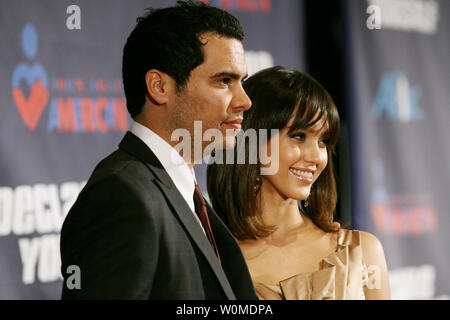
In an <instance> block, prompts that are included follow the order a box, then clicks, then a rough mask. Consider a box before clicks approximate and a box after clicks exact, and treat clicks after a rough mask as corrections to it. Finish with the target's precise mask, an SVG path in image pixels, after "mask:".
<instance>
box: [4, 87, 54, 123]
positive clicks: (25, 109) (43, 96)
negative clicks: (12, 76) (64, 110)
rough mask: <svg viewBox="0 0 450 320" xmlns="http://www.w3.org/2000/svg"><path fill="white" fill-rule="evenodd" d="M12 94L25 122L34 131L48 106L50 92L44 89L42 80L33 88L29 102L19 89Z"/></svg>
mask: <svg viewBox="0 0 450 320" xmlns="http://www.w3.org/2000/svg"><path fill="white" fill-rule="evenodd" d="M12 94H13V97H14V101H15V102H16V106H17V109H19V113H20V115H21V116H22V119H23V121H24V122H25V124H26V125H27V127H28V128H29V129H30V130H31V131H33V130H34V129H35V128H36V125H37V123H38V122H39V119H40V118H41V114H42V111H44V109H45V107H46V106H47V102H48V97H49V92H48V90H47V89H46V88H45V87H44V84H43V83H42V80H41V79H39V80H38V81H36V82H35V83H34V84H33V86H32V87H31V91H30V96H29V97H28V100H27V99H25V97H24V95H23V92H22V90H21V89H19V88H14V89H13V92H12Z"/></svg>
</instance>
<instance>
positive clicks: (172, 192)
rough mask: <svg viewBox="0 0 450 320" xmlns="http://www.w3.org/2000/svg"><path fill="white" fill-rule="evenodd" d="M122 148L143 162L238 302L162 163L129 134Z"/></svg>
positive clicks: (228, 295) (226, 289) (229, 294)
mask: <svg viewBox="0 0 450 320" xmlns="http://www.w3.org/2000/svg"><path fill="white" fill-rule="evenodd" d="M119 147H120V148H121V149H123V150H125V151H126V152H128V153H130V154H132V155H134V156H135V157H138V158H139V159H141V160H142V161H143V162H144V163H145V164H146V166H147V167H148V168H149V169H150V170H151V171H152V172H153V174H154V175H155V177H156V178H157V179H155V181H156V183H157V184H158V186H159V187H160V189H161V191H162V192H163V193H164V195H165V197H166V198H167V201H168V203H169V204H170V205H171V206H172V208H173V212H174V213H175V215H176V216H177V217H178V219H179V220H180V221H181V223H182V224H183V226H184V228H185V230H186V232H187V233H188V234H189V236H190V237H191V238H192V239H193V241H194V242H195V244H196V245H197V247H198V248H199V249H200V251H201V252H202V254H203V255H204V256H205V258H206V260H207V261H208V263H209V264H210V266H211V269H212V270H213V271H214V274H215V275H216V277H217V279H218V280H219V283H220V284H221V286H222V288H223V290H224V292H225V294H226V296H227V297H228V299H236V297H235V295H234V293H233V290H232V289H231V286H230V283H229V282H228V280H227V277H226V275H225V273H224V271H223V269H222V267H221V265H220V264H219V260H218V259H217V256H216V254H215V253H214V250H213V248H212V247H211V244H210V243H209V241H208V239H207V238H206V236H205V234H204V232H203V230H202V228H201V226H200V224H199V223H198V221H197V220H196V219H195V217H194V215H193V213H192V211H191V209H190V208H189V205H188V204H187V203H186V201H185V200H184V198H183V196H182V195H181V193H180V192H179V191H178V189H177V188H176V187H175V185H174V184H173V181H172V179H171V178H170V176H169V175H168V173H167V172H166V171H165V170H164V167H163V166H162V164H161V162H160V161H159V160H158V158H157V157H156V156H155V154H154V153H153V152H152V151H151V150H150V149H149V148H148V147H147V145H146V144H145V143H144V142H143V141H141V140H140V139H139V138H138V137H136V136H135V135H134V134H132V133H130V132H127V134H126V135H125V137H124V138H123V139H122V141H121V143H120V145H119Z"/></svg>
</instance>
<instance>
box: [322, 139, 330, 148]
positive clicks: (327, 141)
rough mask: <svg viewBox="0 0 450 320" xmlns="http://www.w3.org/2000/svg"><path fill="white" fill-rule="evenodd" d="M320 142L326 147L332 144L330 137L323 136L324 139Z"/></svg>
mask: <svg viewBox="0 0 450 320" xmlns="http://www.w3.org/2000/svg"><path fill="white" fill-rule="evenodd" d="M320 144H321V145H323V146H325V147H328V146H329V145H330V139H327V138H322V139H320Z"/></svg>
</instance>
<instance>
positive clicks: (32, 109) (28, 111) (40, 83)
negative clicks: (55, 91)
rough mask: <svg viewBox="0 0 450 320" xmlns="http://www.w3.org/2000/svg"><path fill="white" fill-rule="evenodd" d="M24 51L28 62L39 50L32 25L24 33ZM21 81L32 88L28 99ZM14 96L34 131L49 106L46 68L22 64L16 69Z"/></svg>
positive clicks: (27, 63)
mask: <svg viewBox="0 0 450 320" xmlns="http://www.w3.org/2000/svg"><path fill="white" fill-rule="evenodd" d="M22 50H23V52H24V54H25V56H26V57H27V59H28V60H30V61H31V60H32V59H33V58H35V57H36V53H37V50H38V37H37V33H36V30H35V29H34V27H33V25H32V24H31V23H28V24H27V25H26V26H25V27H24V28H23V31H22ZM21 81H25V83H26V84H27V85H28V88H30V93H29V95H28V98H26V97H25V93H24V91H23V90H22V89H21V87H20V84H21ZM12 87H13V90H12V95H13V98H14V102H15V103H16V106H17V109H18V110H19V113H20V115H21V116H22V119H23V121H24V122H25V125H26V126H27V127H28V129H30V130H31V131H33V130H34V129H35V128H36V125H37V123H38V121H39V119H40V117H41V115H42V111H44V109H45V107H46V106H47V102H48V98H49V92H48V79H47V73H46V72H45V69H44V67H42V65H41V64H40V63H34V64H33V63H30V62H21V63H19V65H18V66H17V67H16V68H15V69H14V72H13V76H12Z"/></svg>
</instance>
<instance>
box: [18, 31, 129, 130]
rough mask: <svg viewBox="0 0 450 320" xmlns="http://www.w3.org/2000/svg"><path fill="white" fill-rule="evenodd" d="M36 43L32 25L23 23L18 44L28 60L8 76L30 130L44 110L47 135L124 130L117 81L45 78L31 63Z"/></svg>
mask: <svg viewBox="0 0 450 320" xmlns="http://www.w3.org/2000/svg"><path fill="white" fill-rule="evenodd" d="M38 43H39V38H38V34H37V32H36V29H35V27H34V25H33V24H32V23H27V24H26V25H25V26H24V28H23V30H22V42H21V44H22V51H23V53H24V54H25V57H26V58H27V59H28V61H27V62H21V63H19V64H18V65H17V66H16V67H15V69H14V71H13V74H12V96H13V99H14V102H15V105H16V107H17V110H18V111H19V114H20V116H21V117H22V119H23V122H24V124H25V126H26V127H27V128H28V129H29V130H30V131H34V130H35V129H36V128H37V126H38V125H39V123H40V122H41V121H42V120H41V119H42V118H44V117H43V115H44V114H45V112H44V111H46V109H48V112H47V125H46V126H45V127H46V129H47V131H49V132H54V131H57V132H73V133H81V132H100V133H106V132H108V131H111V130H113V131H126V130H127V129H128V112H127V110H126V103H125V98H124V97H123V94H122V82H121V80H120V79H104V78H96V79H83V78H82V77H73V78H64V77H58V76H55V77H49V76H48V75H47V72H46V69H45V68H44V67H43V66H42V64H40V63H38V62H33V61H35V60H36V57H37V53H38ZM28 91H29V93H28V94H27V92H28Z"/></svg>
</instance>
